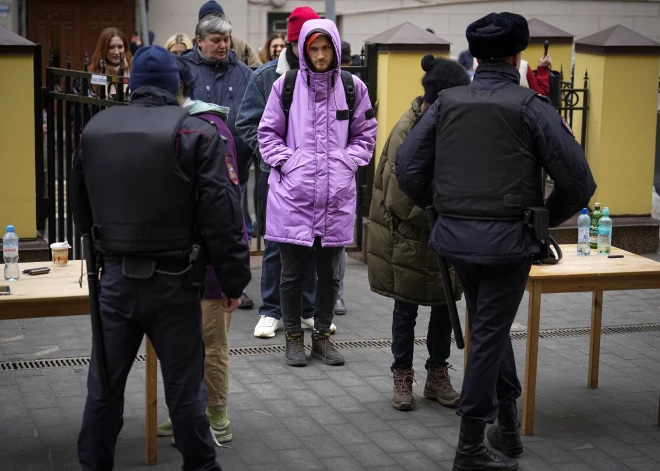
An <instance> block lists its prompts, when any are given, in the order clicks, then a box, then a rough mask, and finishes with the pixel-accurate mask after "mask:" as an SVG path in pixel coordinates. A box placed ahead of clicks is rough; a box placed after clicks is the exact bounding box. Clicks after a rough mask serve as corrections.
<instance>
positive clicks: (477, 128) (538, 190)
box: [434, 84, 543, 220]
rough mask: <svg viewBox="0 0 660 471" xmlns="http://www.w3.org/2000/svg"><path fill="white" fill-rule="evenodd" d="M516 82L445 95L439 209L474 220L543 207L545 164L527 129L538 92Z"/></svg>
mask: <svg viewBox="0 0 660 471" xmlns="http://www.w3.org/2000/svg"><path fill="white" fill-rule="evenodd" d="M535 94H536V93H535V92H534V91H533V90H530V89H528V88H523V87H520V86H518V85H515V84H511V85H507V86H505V87H504V88H500V89H498V90H483V91H477V90H473V89H472V88H471V87H470V86H467V87H455V88H450V89H447V90H444V91H443V92H442V93H441V94H440V109H439V111H438V124H437V135H436V160H435V172H434V205H435V208H436V210H437V211H438V213H440V214H443V215H446V216H453V217H462V218H470V219H502V220H506V219H521V218H522V217H523V211H524V210H525V208H528V207H534V206H536V207H543V193H542V192H543V189H542V168H541V166H540V165H539V163H538V162H537V160H536V159H535V157H534V154H533V152H532V148H531V143H529V142H527V141H528V139H526V138H525V134H524V133H523V125H524V124H523V110H524V108H525V106H526V104H527V102H528V101H529V100H530V99H531V98H532V97H533V96H534V95H535Z"/></svg>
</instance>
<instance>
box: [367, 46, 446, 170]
mask: <svg viewBox="0 0 660 471" xmlns="http://www.w3.org/2000/svg"><path fill="white" fill-rule="evenodd" d="M426 54H428V52H386V53H379V55H378V98H377V104H378V112H377V114H376V117H377V119H378V136H377V140H376V166H377V165H378V159H380V154H381V152H382V150H383V147H384V146H385V141H387V137H388V136H389V135H390V131H391V130H392V128H393V127H394V125H395V124H396V123H397V121H399V119H400V118H401V116H402V115H403V114H404V113H405V112H406V111H407V110H408V109H409V108H410V104H411V103H412V101H413V99H414V98H415V97H418V96H419V95H422V94H423V93H424V88H423V87H422V77H423V76H424V71H423V70H422V66H421V61H422V57H424V56H425V55H426ZM433 55H434V56H435V57H443V58H445V59H449V54H448V53H447V54H439V53H433Z"/></svg>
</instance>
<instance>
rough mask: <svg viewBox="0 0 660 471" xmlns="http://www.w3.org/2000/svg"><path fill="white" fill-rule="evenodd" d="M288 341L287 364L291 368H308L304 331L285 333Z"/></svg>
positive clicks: (296, 330)
mask: <svg viewBox="0 0 660 471" xmlns="http://www.w3.org/2000/svg"><path fill="white" fill-rule="evenodd" d="M284 338H285V339H286V364H287V365H289V366H306V365H307V355H305V334H304V332H303V330H302V329H295V330H290V331H287V332H285V333H284Z"/></svg>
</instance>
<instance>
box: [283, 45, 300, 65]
mask: <svg viewBox="0 0 660 471" xmlns="http://www.w3.org/2000/svg"><path fill="white" fill-rule="evenodd" d="M286 61H287V62H288V63H289V67H290V68H291V69H299V68H300V61H299V60H298V57H297V56H296V55H295V54H294V53H293V46H292V45H291V44H289V47H287V48H286Z"/></svg>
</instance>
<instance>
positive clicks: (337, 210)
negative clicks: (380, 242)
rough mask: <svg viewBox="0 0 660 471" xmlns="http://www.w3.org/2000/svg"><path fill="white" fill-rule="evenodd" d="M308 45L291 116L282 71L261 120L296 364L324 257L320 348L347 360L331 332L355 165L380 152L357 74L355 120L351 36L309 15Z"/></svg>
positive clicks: (289, 359) (329, 358)
mask: <svg viewBox="0 0 660 471" xmlns="http://www.w3.org/2000/svg"><path fill="white" fill-rule="evenodd" d="M303 38H304V39H303ZM298 50H299V57H300V70H299V71H298V74H297V78H296V85H295V87H294V90H293V100H292V102H291V109H290V111H289V117H288V123H287V122H286V117H285V115H284V111H283V105H282V94H283V89H284V81H285V77H286V76H282V77H280V78H279V79H278V80H277V81H276V82H275V84H274V85H273V90H272V92H271V94H270V97H269V98H268V103H267V104H266V108H265V110H264V114H263V117H262V119H261V123H260V124H259V131H258V135H259V148H260V149H261V155H262V157H263V159H264V161H265V162H266V163H267V164H268V165H270V166H271V167H272V171H271V174H270V177H269V180H268V184H269V186H270V191H269V193H268V206H267V211H266V240H269V241H274V242H278V243H280V253H281V259H282V277H281V284H280V297H281V304H282V318H283V320H284V328H285V336H286V363H287V364H288V365H292V366H304V365H305V364H306V363H307V358H306V356H305V350H304V334H303V331H302V329H301V328H300V316H301V302H302V285H303V281H304V266H305V260H306V259H307V258H308V257H311V256H314V257H316V263H317V268H316V272H317V280H318V281H317V295H316V306H317V309H316V311H317V312H316V316H315V321H314V332H313V333H312V357H314V358H319V359H321V360H323V362H324V363H326V364H330V365H341V364H343V363H344V359H343V357H342V356H341V354H340V353H339V352H338V351H337V350H336V348H335V347H334V345H333V343H332V340H331V339H330V326H331V325H332V319H333V310H334V306H335V301H336V300H337V294H338V288H339V271H338V267H339V257H340V256H341V254H342V250H341V248H342V247H344V246H346V245H349V244H351V243H352V242H353V237H354V226H355V211H356V199H357V190H356V184H355V172H356V171H357V170H358V167H360V166H365V165H367V164H369V161H370V160H371V158H372V156H373V151H374V145H375V142H376V128H377V124H376V119H375V115H374V111H373V109H372V107H371V102H370V100H369V95H368V93H367V87H366V86H365V84H364V83H363V82H362V81H361V80H360V79H359V78H357V77H353V84H354V88H355V97H356V98H355V106H354V114H353V118H352V120H351V119H349V117H348V115H349V113H348V104H347V100H346V93H345V92H344V86H343V83H342V79H341V73H340V72H341V69H340V64H341V57H340V55H341V40H340V38H339V32H338V31H337V27H336V26H335V24H334V23H333V22H332V21H330V20H309V21H307V22H305V24H304V25H303V27H302V30H301V32H300V40H299V41H298Z"/></svg>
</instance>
